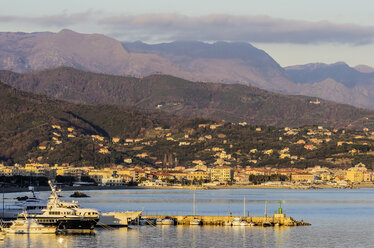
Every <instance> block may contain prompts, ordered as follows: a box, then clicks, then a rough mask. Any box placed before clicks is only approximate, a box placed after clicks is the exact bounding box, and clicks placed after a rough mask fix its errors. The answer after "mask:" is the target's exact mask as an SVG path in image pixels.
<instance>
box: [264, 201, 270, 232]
mask: <svg viewBox="0 0 374 248" xmlns="http://www.w3.org/2000/svg"><path fill="white" fill-rule="evenodd" d="M267 209H268V201H267V200H266V201H265V214H264V222H263V223H262V226H263V227H267V226H272V224H271V223H270V222H269V221H268V220H267V217H268V212H267Z"/></svg>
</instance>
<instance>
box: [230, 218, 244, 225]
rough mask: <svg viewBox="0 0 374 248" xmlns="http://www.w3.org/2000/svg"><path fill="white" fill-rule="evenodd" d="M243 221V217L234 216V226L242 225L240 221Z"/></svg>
mask: <svg viewBox="0 0 374 248" xmlns="http://www.w3.org/2000/svg"><path fill="white" fill-rule="evenodd" d="M241 222H242V219H241V218H234V220H233V221H232V226H240V223H241Z"/></svg>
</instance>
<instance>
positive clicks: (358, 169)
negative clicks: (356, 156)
mask: <svg viewBox="0 0 374 248" xmlns="http://www.w3.org/2000/svg"><path fill="white" fill-rule="evenodd" d="M366 171H367V169H366V166H365V165H364V164H363V163H359V164H356V165H355V167H352V168H349V169H348V170H347V172H346V177H345V178H346V179H347V180H349V181H351V182H354V183H358V182H363V181H364V173H365V172H366Z"/></svg>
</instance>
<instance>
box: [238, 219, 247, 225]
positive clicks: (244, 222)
mask: <svg viewBox="0 0 374 248" xmlns="http://www.w3.org/2000/svg"><path fill="white" fill-rule="evenodd" d="M240 225H241V226H248V222H246V221H245V220H242V221H241V222H240Z"/></svg>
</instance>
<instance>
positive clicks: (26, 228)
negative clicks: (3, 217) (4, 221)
mask: <svg viewBox="0 0 374 248" xmlns="http://www.w3.org/2000/svg"><path fill="white" fill-rule="evenodd" d="M3 230H4V232H6V233H12V234H51V233H56V230H57V227H56V226H44V225H42V224H39V223H38V221H36V220H35V219H28V218H24V219H16V220H14V221H12V224H11V225H10V226H9V227H6V228H3Z"/></svg>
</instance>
